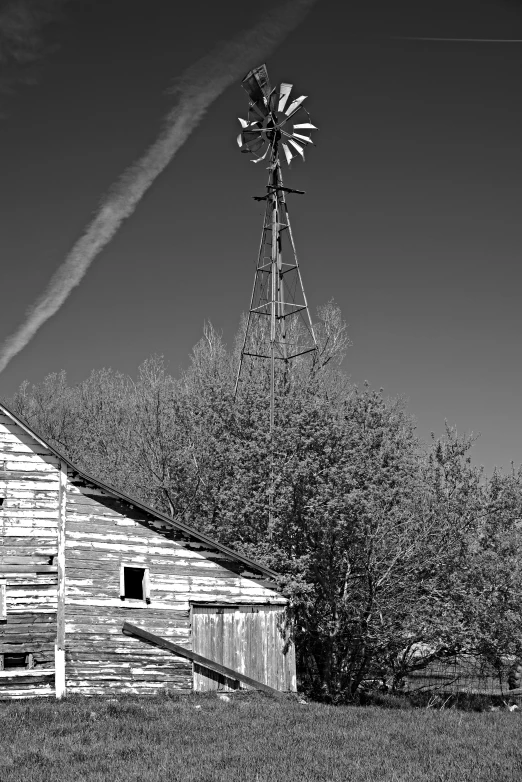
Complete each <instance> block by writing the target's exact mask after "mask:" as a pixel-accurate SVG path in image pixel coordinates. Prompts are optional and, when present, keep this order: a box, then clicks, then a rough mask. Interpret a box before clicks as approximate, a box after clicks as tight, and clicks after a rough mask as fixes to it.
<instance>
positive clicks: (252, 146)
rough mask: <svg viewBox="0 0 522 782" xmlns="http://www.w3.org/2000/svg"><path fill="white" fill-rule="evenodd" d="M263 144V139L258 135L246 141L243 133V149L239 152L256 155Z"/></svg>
mask: <svg viewBox="0 0 522 782" xmlns="http://www.w3.org/2000/svg"><path fill="white" fill-rule="evenodd" d="M265 144H266V141H265V139H264V138H262V137H261V136H260V135H256V137H255V138H251V139H247V138H245V134H244V133H243V149H242V150H241V151H242V152H252V153H256V152H259V150H260V149H262V147H263V146H264V145H265Z"/></svg>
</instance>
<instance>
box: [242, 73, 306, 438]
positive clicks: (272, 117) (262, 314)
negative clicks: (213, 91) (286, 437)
mask: <svg viewBox="0 0 522 782" xmlns="http://www.w3.org/2000/svg"><path fill="white" fill-rule="evenodd" d="M242 86H243V87H244V89H245V90H246V92H247V94H248V97H249V98H250V103H249V110H248V119H246V120H245V119H240V120H239V122H240V124H241V132H240V134H239V136H238V137H237V143H238V145H239V148H240V149H241V152H245V153H247V154H250V155H253V156H254V157H253V159H252V161H251V162H253V163H260V162H261V161H263V160H266V161H267V162H268V171H269V175H268V184H267V186H266V191H267V192H266V194H265V195H263V196H254V198H255V200H256V201H264V202H265V204H266V208H265V213H264V218H263V228H262V232H261V242H260V245H259V252H258V257H257V264H256V270H255V274H254V285H253V288H252V296H251V299H250V308H249V311H248V318H247V324H246V329H245V337H244V341H243V347H242V350H241V356H240V361H239V368H238V373H237V378H236V387H235V393H236V394H237V390H238V385H239V383H240V381H241V373H242V370H243V368H244V364H245V361H246V359H247V358H264V359H268V360H269V361H270V432H271V433H272V432H273V428H274V406H275V375H276V372H275V366H276V362H278V361H281V362H283V369H284V374H286V371H287V368H288V363H289V362H290V361H291V360H292V359H295V358H297V357H298V356H303V355H305V354H306V353H312V352H316V351H317V342H316V339H315V334H314V328H313V325H312V321H311V318H310V312H309V309H308V303H307V300H306V295H305V292H304V287H303V281H302V278H301V270H300V268H299V261H298V259H297V253H296V249H295V243H294V237H293V233H292V227H291V225H290V217H289V214H288V205H287V202H286V194H287V193H299V194H301V195H302V194H303V191H302V190H293V189H291V188H288V187H284V186H283V176H282V172H281V159H280V155H281V150H282V152H283V153H284V158H285V160H286V162H287V163H288V165H290V163H291V161H292V159H293V158H294V157H297V156H300V157H301V158H302V159H303V160H304V153H305V148H306V147H307V146H309V145H312V144H313V142H312V139H311V137H310V133H311V131H312V130H317V128H316V127H315V125H312V123H311V122H310V117H309V115H308V112H307V111H306V109H305V108H304V105H303V103H304V101H305V100H306V97H307V96H306V95H301V96H300V97H298V98H295V99H294V100H290V94H291V91H292V87H293V85H292V84H286V83H284V82H283V83H282V84H281V85H280V86H279V88H277V87H274V88H273V89H272V87H271V85H270V81H269V78H268V72H267V69H266V65H260V66H259V67H257V68H254V69H253V70H251V71H250V72H249V73H248V74H247V75H246V76H245V78H244V79H243V82H242ZM296 120H299V121H296ZM285 245H286V247H285ZM256 321H257V322H256Z"/></svg>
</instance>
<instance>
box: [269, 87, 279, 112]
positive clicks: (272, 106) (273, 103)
mask: <svg viewBox="0 0 522 782" xmlns="http://www.w3.org/2000/svg"><path fill="white" fill-rule="evenodd" d="M278 100H279V96H278V94H277V87H274V89H273V90H272V92H271V93H270V97H269V98H268V110H269V111H275V110H276V108H277V103H278Z"/></svg>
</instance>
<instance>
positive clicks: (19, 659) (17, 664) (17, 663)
mask: <svg viewBox="0 0 522 782" xmlns="http://www.w3.org/2000/svg"><path fill="white" fill-rule="evenodd" d="M3 658H4V659H3V661H2V662H3V666H2V667H3V669H4V671H7V670H12V669H16V668H32V667H33V655H32V654H23V653H18V652H14V653H12V654H4V655H3Z"/></svg>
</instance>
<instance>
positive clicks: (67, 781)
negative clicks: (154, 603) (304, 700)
mask: <svg viewBox="0 0 522 782" xmlns="http://www.w3.org/2000/svg"><path fill="white" fill-rule="evenodd" d="M0 726H1V747H0V780H1V782H32V780H39V781H41V782H47V780H52V782H71V780H74V781H76V780H80V781H81V782H102V780H103V782H106V781H107V782H108V781H109V780H110V782H138V780H139V782H160V781H161V782H167V780H168V781H169V782H178V781H179V782H196V780H197V782H206V781H208V782H225V780H226V782H236V780H237V782H274V781H275V782H277V781H279V780H281V782H283V780H284V782H312V781H313V782H319V781H322V780H325V781H326V780H328V781H330V780H336V781H337V780H339V782H341V781H342V782H363V781H364V782H370V780H371V782H376V781H379V780H386V781H387V782H388V780H389V782H402V780H404V781H405V782H406V780H407V781H408V782H428V780H429V782H435V780H436V781H437V782H441V781H442V780H443V781H444V782H465V781H466V780H473V781H474V782H476V781H477V780H479V781H480V780H484V782H486V781H487V782H504V781H505V782H507V781H508V780H509V781H510V782H511V781H512V780H518V779H521V778H522V749H521V741H520V736H521V730H522V717H521V716H520V714H517V713H516V712H515V713H512V714H510V713H509V712H504V713H483V714H477V713H466V712H457V711H442V712H441V711H432V710H427V709H411V710H406V711H399V710H390V709H379V708H376V707H367V708H353V707H352V708H350V707H338V708H335V707H330V706H322V705H318V704H306V705H303V704H299V703H297V702H296V701H283V702H275V701H272V700H270V699H268V698H265V697H262V696H256V695H255V694H248V695H246V694H245V695H242V694H235V695H232V696H231V700H230V701H229V702H224V701H221V700H219V699H218V698H216V697H215V696H214V697H211V696H203V695H200V696H198V695H193V696H186V697H184V698H177V699H176V698H170V697H161V698H160V697H157V698H137V697H125V698H119V699H114V700H109V699H102V698H89V699H79V698H70V699H67V700H65V701H63V702H55V701H38V700H31V701H21V702H11V703H0Z"/></svg>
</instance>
